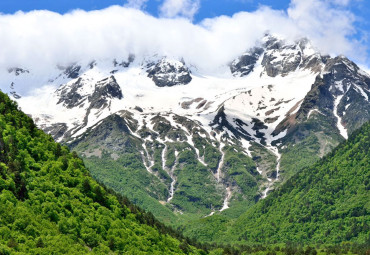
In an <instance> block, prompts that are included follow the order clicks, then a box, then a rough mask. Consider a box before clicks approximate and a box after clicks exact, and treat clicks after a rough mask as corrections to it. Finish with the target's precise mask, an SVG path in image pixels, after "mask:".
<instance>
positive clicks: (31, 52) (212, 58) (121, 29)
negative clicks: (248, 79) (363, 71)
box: [0, 0, 367, 88]
mask: <svg viewBox="0 0 370 255" xmlns="http://www.w3.org/2000/svg"><path fill="white" fill-rule="evenodd" d="M192 3H194V2H192ZM336 6H337V5H336V4H335V3H334V2H328V1H319V0H292V2H291V4H290V7H289V9H288V10H272V9H270V8H268V7H261V8H259V9H258V10H257V11H254V12H240V13H237V14H235V15H233V16H232V17H229V16H220V17H216V18H212V19H206V20H204V21H202V22H201V23H200V24H193V23H192V22H191V21H190V20H189V19H184V18H181V17H180V18H179V16H186V15H185V14H184V13H185V12H184V13H182V12H181V11H180V12H179V11H176V12H174V13H175V14H168V15H166V16H167V17H170V16H173V15H175V16H176V18H172V19H169V18H156V17H153V16H150V15H149V14H146V13H144V12H142V11H140V10H137V9H132V8H125V7H120V6H112V7H110V8H107V9H104V10H99V11H90V12H86V11H81V10H78V11H73V12H71V13H67V14H64V15H60V14H57V13H53V12H49V11H33V12H29V13H23V12H17V13H15V14H13V15H0V38H1V40H0V70H6V69H7V68H9V67H13V66H21V67H26V68H29V69H32V70H36V71H38V72H39V73H40V75H41V73H42V72H46V73H47V72H48V70H49V69H50V67H52V66H55V65H57V64H61V65H66V64H69V63H71V62H75V61H86V62H87V61H91V60H96V59H113V58H118V59H119V58H126V57H127V56H128V55H129V54H130V53H132V54H135V55H136V56H143V55H152V54H155V53H157V54H159V55H169V56H173V57H179V58H180V57H183V58H184V59H185V61H186V62H187V63H188V64H190V65H195V66H197V67H198V69H199V70H201V71H203V72H205V73H207V72H208V73H211V72H214V71H215V70H218V68H219V67H220V66H221V65H225V64H227V63H228V62H230V61H231V60H232V59H234V58H235V57H237V56H239V55H240V54H241V53H243V52H244V51H245V50H247V49H248V48H250V47H252V46H254V44H255V42H256V41H257V40H258V39H260V38H261V37H262V35H263V34H264V33H265V32H266V31H270V32H272V33H277V34H280V35H281V36H284V37H286V38H288V39H291V40H294V39H297V38H299V37H303V36H307V37H309V39H311V40H312V41H313V43H314V45H315V46H317V47H318V48H319V49H321V50H322V51H323V52H325V53H331V54H344V55H347V56H348V57H350V58H351V59H353V60H356V61H360V62H361V61H362V63H365V60H367V57H366V50H365V46H364V45H362V44H360V43H359V42H357V41H353V40H350V39H348V38H349V37H350V36H351V35H352V33H354V32H355V28H354V25H353V24H354V23H353V22H354V20H355V17H354V16H353V14H352V13H349V12H348V11H345V10H344V8H343V6H342V5H341V7H340V8H337V7H336ZM190 16H191V15H190ZM190 16H188V17H190ZM3 86H5V85H3V84H1V81H0V88H2V87H3ZM6 86H8V84H7V85H6Z"/></svg>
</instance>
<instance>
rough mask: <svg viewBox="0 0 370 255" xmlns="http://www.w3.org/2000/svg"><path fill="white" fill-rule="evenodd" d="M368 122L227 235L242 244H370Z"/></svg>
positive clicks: (298, 175)
mask: <svg viewBox="0 0 370 255" xmlns="http://www.w3.org/2000/svg"><path fill="white" fill-rule="evenodd" d="M369 135H370V123H367V124H365V125H364V126H363V128H361V129H360V130H358V131H356V132H354V134H353V135H352V136H351V137H350V138H349V139H348V141H346V142H344V143H342V144H340V145H339V146H338V147H337V148H336V149H335V150H334V151H333V152H331V153H330V154H328V155H327V156H325V157H324V158H323V159H322V160H321V161H319V162H318V163H316V164H315V165H313V166H311V167H306V168H304V169H303V170H302V171H300V172H299V173H298V174H296V175H295V176H293V177H292V178H291V179H289V180H288V181H287V182H286V183H285V184H284V185H282V186H281V188H279V189H277V190H276V191H275V192H273V193H272V194H271V195H270V196H269V197H268V198H267V199H265V200H262V201H261V202H259V203H258V204H256V206H254V207H253V208H252V209H251V210H249V211H247V212H246V213H245V214H244V215H243V216H242V217H240V218H239V219H238V220H237V222H236V223H235V224H234V225H233V228H232V231H231V232H230V233H231V235H232V236H234V238H235V239H237V240H241V241H243V242H296V243H300V242H303V243H340V242H343V241H350V242H357V243H365V242H369V241H370V226H369V222H370V193H369V190H370V184H369V180H370V178H369V177H370V171H369V170H370V165H369V162H370V151H369V148H370V139H369Z"/></svg>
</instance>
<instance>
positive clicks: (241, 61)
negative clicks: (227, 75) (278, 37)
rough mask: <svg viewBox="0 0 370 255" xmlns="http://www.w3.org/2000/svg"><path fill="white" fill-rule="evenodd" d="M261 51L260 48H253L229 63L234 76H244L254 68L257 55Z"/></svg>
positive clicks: (258, 55) (259, 54)
mask: <svg viewBox="0 0 370 255" xmlns="http://www.w3.org/2000/svg"><path fill="white" fill-rule="evenodd" d="M262 53H263V49H262V48H253V49H252V50H250V51H249V52H248V53H245V54H244V55H242V56H241V57H239V58H238V59H236V60H234V61H233V62H232V63H231V64H230V70H231V73H232V74H233V75H234V76H240V77H243V76H246V75H248V74H249V73H251V72H252V71H253V70H254V66H255V64H256V63H257V61H258V59H259V57H260V56H261V54H262Z"/></svg>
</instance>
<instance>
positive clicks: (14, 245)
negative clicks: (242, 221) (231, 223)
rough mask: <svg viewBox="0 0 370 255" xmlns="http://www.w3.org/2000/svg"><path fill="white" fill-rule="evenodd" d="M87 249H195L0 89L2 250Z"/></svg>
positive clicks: (167, 251) (63, 251) (67, 251)
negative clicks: (109, 185)
mask: <svg viewBox="0 0 370 255" xmlns="http://www.w3.org/2000/svg"><path fill="white" fill-rule="evenodd" d="M169 234H171V235H172V236H177V238H174V237H172V236H170V235H169ZM89 252H93V253H96V254H109V253H111V252H117V253H121V254H122V253H128V254H182V253H195V254H197V253H201V251H200V250H198V249H196V248H195V247H193V246H190V245H189V244H188V242H187V240H186V239H184V238H183V237H181V235H180V234H178V233H177V232H175V231H173V230H172V229H170V228H167V227H165V226H164V225H163V224H161V223H159V222H158V221H157V220H155V219H154V217H153V215H152V214H151V213H146V212H144V211H142V210H141V209H140V208H138V207H137V206H135V205H133V204H131V203H130V202H129V201H128V200H127V199H126V198H125V197H122V196H117V195H115V194H113V193H112V192H111V191H109V190H107V189H105V188H104V187H103V186H101V185H99V184H98V183H97V182H96V181H94V180H93V179H92V178H91V177H90V175H89V172H88V170H87V169H86V167H85V166H84V163H83V161H82V160H81V159H79V158H78V157H77V154H76V153H74V152H72V153H71V152H70V151H69V149H68V148H67V147H65V146H61V145H59V144H57V143H55V142H54V141H53V139H52V138H51V136H49V135H46V134H45V133H43V132H42V131H41V130H39V129H37V128H36V126H35V124H34V122H33V121H32V119H31V118H29V117H28V116H27V115H25V114H24V113H22V112H20V111H19V110H18V109H17V105H16V103H15V102H13V101H11V100H10V99H9V98H8V97H7V96H6V95H5V94H3V93H1V92H0V254H17V253H19V254H84V253H89Z"/></svg>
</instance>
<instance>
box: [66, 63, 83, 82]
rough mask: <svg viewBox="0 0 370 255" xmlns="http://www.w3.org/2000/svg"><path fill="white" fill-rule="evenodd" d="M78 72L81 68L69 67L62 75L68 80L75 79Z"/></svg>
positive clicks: (77, 66)
mask: <svg viewBox="0 0 370 255" xmlns="http://www.w3.org/2000/svg"><path fill="white" fill-rule="evenodd" d="M80 70H81V66H79V65H71V66H69V67H67V68H66V70H65V71H64V74H65V75H66V77H68V78H70V79H75V78H77V77H78V76H79V74H80Z"/></svg>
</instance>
